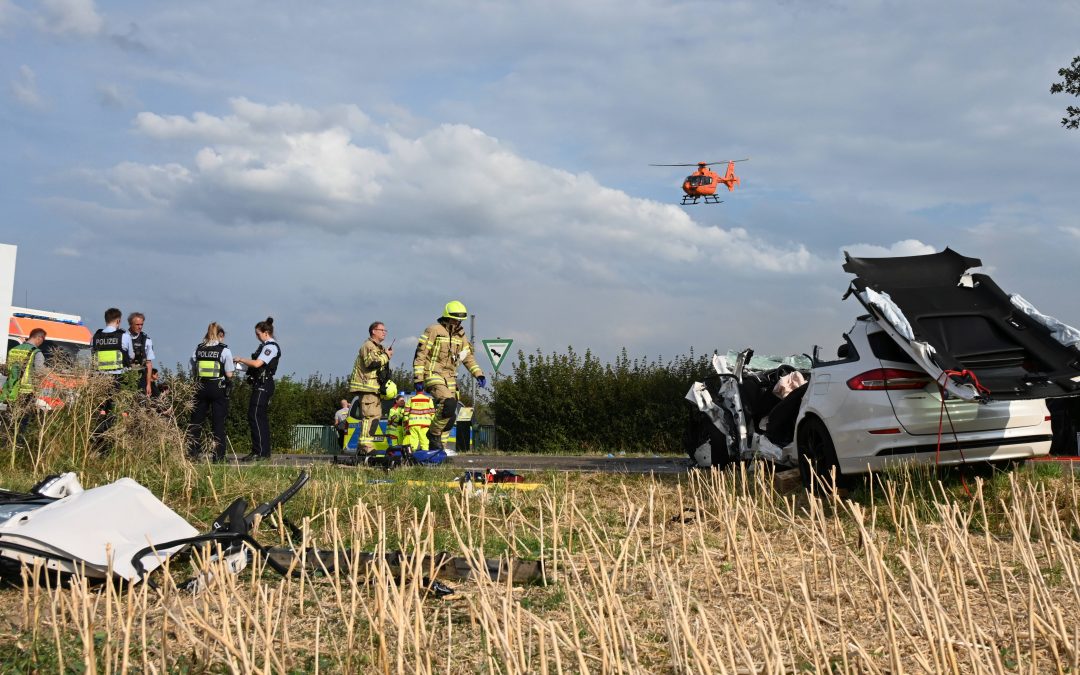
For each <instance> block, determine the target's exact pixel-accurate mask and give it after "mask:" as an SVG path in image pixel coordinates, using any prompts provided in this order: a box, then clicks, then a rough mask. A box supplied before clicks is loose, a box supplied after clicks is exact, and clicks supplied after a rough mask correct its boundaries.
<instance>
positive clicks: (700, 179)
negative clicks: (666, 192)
mask: <svg viewBox="0 0 1080 675" xmlns="http://www.w3.org/2000/svg"><path fill="white" fill-rule="evenodd" d="M687 181H688V182H689V183H690V187H701V186H702V185H712V176H690V177H689V178H688V179H687Z"/></svg>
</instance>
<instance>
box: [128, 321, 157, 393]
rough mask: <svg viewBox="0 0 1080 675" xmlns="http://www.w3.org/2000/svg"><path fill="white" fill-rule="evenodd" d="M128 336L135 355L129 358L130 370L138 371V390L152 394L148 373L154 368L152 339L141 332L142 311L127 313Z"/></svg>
mask: <svg viewBox="0 0 1080 675" xmlns="http://www.w3.org/2000/svg"><path fill="white" fill-rule="evenodd" d="M127 320H128V336H129V337H130V338H131V348H132V351H133V352H134V353H135V356H134V357H133V358H132V359H131V368H132V370H135V371H138V383H139V384H138V389H137V390H138V391H141V392H144V393H146V395H147V396H148V397H149V396H153V393H152V392H153V387H152V386H151V382H150V380H151V379H152V378H150V377H148V374H149V373H150V372H152V371H153V369H154V341H153V340H151V339H150V336H149V335H147V334H146V333H144V332H143V324H144V323H146V316H145V315H144V314H143V313H142V312H132V313H131V314H128V319H127Z"/></svg>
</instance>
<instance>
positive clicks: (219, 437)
mask: <svg viewBox="0 0 1080 675" xmlns="http://www.w3.org/2000/svg"><path fill="white" fill-rule="evenodd" d="M191 362H192V371H193V373H194V375H195V409H194V410H192V411H191V421H190V422H189V423H188V428H187V452H188V457H190V458H191V459H197V458H198V456H199V449H200V445H201V444H200V443H199V435H200V434H201V433H202V427H203V422H205V421H206V416H207V414H208V413H209V415H210V426H211V428H212V429H213V433H214V450H213V459H214V461H215V462H220V461H221V460H223V459H225V418H226V417H227V416H228V414H229V379H228V378H229V377H230V376H231V373H232V372H233V371H234V370H235V368H236V366H235V365H234V364H233V357H232V352H231V351H229V347H228V345H226V344H225V343H224V342H217V341H211V342H203V343H200V344H199V346H198V347H196V348H195V353H194V354H193V355H192V357H191Z"/></svg>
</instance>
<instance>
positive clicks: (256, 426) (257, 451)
mask: <svg viewBox="0 0 1080 675" xmlns="http://www.w3.org/2000/svg"><path fill="white" fill-rule="evenodd" d="M255 337H257V338H258V339H259V348H258V349H256V350H255V351H254V352H253V353H252V355H251V358H250V359H245V358H242V357H239V356H238V357H234V358H233V361H235V362H236V363H242V364H244V365H245V366H247V367H248V377H247V379H248V382H249V383H251V400H250V402H249V403H248V425H250V426H251V453H250V454H248V455H247V456H246V457H244V458H243V461H251V460H261V459H269V458H270V418H269V417H268V416H267V407H268V406H269V405H270V398H271V397H272V396H273V395H274V374H275V373H277V369H278V361H280V360H281V347H280V346H278V343H277V341H275V340H274V319H273V317H269V316H268V317H266V321H260V322H259V323H257V324H255Z"/></svg>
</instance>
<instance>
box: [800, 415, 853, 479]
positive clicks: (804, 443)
mask: <svg viewBox="0 0 1080 675" xmlns="http://www.w3.org/2000/svg"><path fill="white" fill-rule="evenodd" d="M798 439H799V440H798V443H797V447H798V452H799V476H800V477H801V478H802V484H803V487H804V488H806V489H807V490H811V491H813V492H819V491H828V489H829V488H831V486H832V480H833V479H832V473H833V471H835V472H836V486H837V487H844V485H845V482H844V475H843V474H842V473H840V463H839V462H838V461H837V459H836V448H835V446H833V442H832V437H831V436H829V430H828V429H826V428H825V425H824V424H823V423H822V422H821V421H820V420H816V419H809V420H807V421H805V422H803V424H802V426H800V427H799V435H798ZM811 469H813V470H812V471H811ZM815 474H816V476H815Z"/></svg>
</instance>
